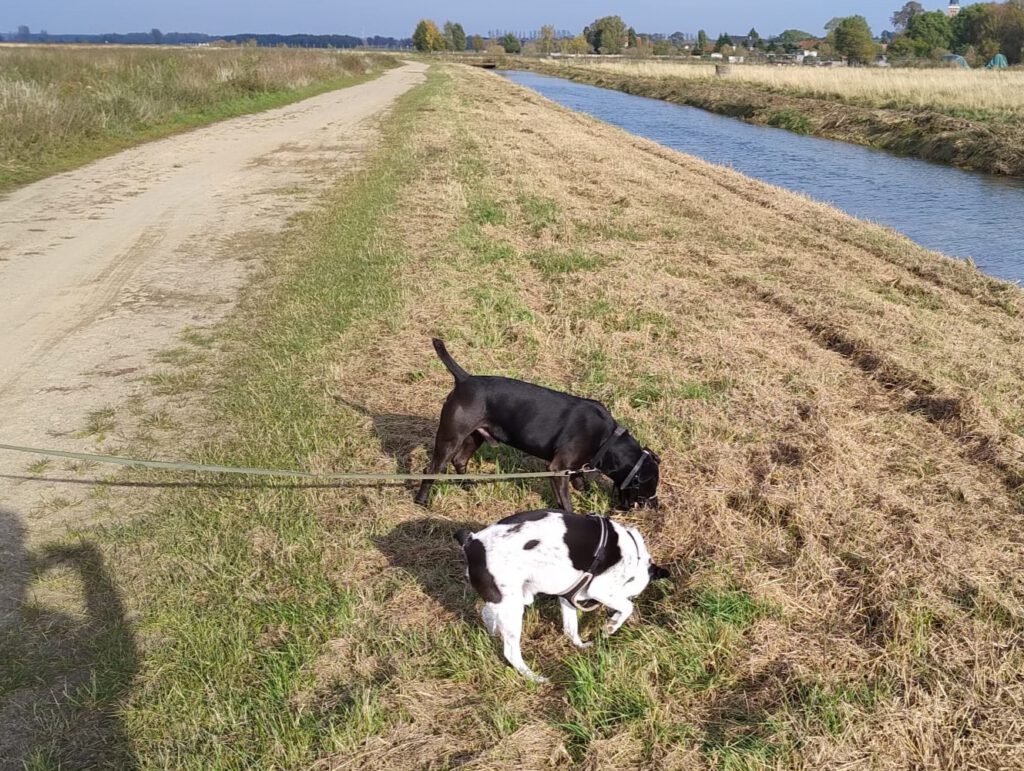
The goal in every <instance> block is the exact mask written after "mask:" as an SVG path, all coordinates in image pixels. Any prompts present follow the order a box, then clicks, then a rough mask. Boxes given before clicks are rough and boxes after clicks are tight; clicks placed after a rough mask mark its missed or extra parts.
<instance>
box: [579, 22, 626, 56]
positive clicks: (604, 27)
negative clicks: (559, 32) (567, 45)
mask: <svg viewBox="0 0 1024 771" xmlns="http://www.w3.org/2000/svg"><path fill="white" fill-rule="evenodd" d="M583 35H584V36H585V37H586V38H587V42H588V43H590V47H591V48H592V49H594V51H595V52H596V53H599V54H620V53H622V49H623V48H625V47H626V44H627V43H628V42H629V41H628V37H627V31H626V23H625V22H624V21H623V20H622V19H621V18H620V17H619V16H603V17H602V18H600V19H597V20H595V21H594V23H593V24H590V25H589V26H587V27H584V28H583Z"/></svg>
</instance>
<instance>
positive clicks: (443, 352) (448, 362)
mask: <svg viewBox="0 0 1024 771" xmlns="http://www.w3.org/2000/svg"><path fill="white" fill-rule="evenodd" d="M430 342H432V343H433V344H434V350H435V351H437V358H439V359H440V360H441V363H442V364H444V366H446V367H447V368H448V371H449V372H451V373H452V377H454V378H455V382H456V383H461V382H462V381H463V380H465V379H466V378H468V377H469V373H468V372H466V370H464V369H463V368H462V367H460V366H459V365H458V364H456V363H455V359H453V358H452V355H451V354H450V353H448V349H447V348H445V347H444V341H443V340H439V339H437V338H436V337H435V338H433V339H432V340H431V341H430Z"/></svg>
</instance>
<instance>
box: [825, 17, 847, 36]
mask: <svg viewBox="0 0 1024 771" xmlns="http://www.w3.org/2000/svg"><path fill="white" fill-rule="evenodd" d="M843 18H844V17H842V16H833V17H832V18H831V19H829V20H828V21H826V22H825V31H826V32H835V31H836V27H838V26H839V25H840V23H842V21H843Z"/></svg>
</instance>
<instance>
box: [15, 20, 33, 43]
mask: <svg viewBox="0 0 1024 771" xmlns="http://www.w3.org/2000/svg"><path fill="white" fill-rule="evenodd" d="M14 39H15V40H17V41H19V42H22V43H27V42H29V41H30V40H31V39H32V30H30V29H29V28H28V27H26V26H25V25H24V24H19V25H18V35H17V37H15V38H14Z"/></svg>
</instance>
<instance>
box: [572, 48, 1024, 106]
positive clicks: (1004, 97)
mask: <svg viewBox="0 0 1024 771" xmlns="http://www.w3.org/2000/svg"><path fill="white" fill-rule="evenodd" d="M572 65H573V66H584V67H587V68H593V69H596V70H601V71H605V72H614V73H618V74H623V75H634V76H639V77H653V78H668V79H681V80H703V81H712V80H714V79H715V77H716V76H715V68H714V66H713V65H709V64H690V63H685V64H684V63H672V62H658V61H647V60H638V61H629V60H619V61H610V62H599V61H587V62H584V63H580V62H576V61H574V62H572ZM728 79H729V80H730V81H736V82H740V83H749V84H752V85H756V86H759V87H763V88H767V89H772V90H777V91H783V92H788V93H795V94H800V95H804V96H813V97H818V98H829V99H841V100H849V101H852V102H854V103H857V104H868V105H872V106H877V107H896V108H899V109H927V110H936V111H938V112H947V111H954V112H956V113H958V114H961V115H965V114H968V113H970V112H983V113H990V114H994V115H1000V116H1004V117H1007V118H1015V119H1017V120H1019V119H1020V118H1021V117H1024V72H1020V71H1017V70H1013V71H990V70H962V69H957V68H953V67H948V68H940V69H907V68H902V69H899V68H896V69H877V68H863V67H854V68H849V67H778V66H768V65H734V66H733V68H732V71H731V73H730V75H729V78H728Z"/></svg>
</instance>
